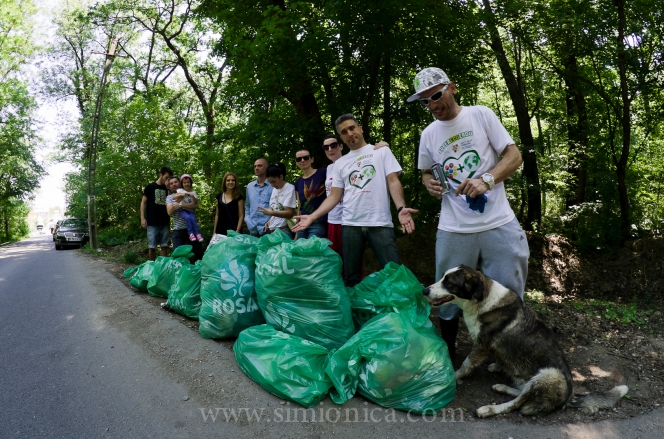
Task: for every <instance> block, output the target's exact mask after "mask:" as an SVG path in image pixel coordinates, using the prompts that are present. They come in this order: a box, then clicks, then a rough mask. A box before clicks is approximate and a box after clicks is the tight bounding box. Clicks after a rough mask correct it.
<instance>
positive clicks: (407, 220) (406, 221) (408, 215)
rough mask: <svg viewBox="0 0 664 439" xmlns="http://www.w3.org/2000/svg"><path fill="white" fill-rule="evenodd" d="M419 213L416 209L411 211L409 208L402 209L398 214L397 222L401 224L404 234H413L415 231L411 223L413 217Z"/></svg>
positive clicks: (413, 224) (412, 222)
mask: <svg viewBox="0 0 664 439" xmlns="http://www.w3.org/2000/svg"><path fill="white" fill-rule="evenodd" d="M416 213H420V211H419V210H417V209H411V208H410V207H404V208H403V209H401V212H399V222H400V223H401V229H402V230H403V232H404V233H408V234H410V233H413V232H414V231H415V222H414V221H413V215H414V214H416Z"/></svg>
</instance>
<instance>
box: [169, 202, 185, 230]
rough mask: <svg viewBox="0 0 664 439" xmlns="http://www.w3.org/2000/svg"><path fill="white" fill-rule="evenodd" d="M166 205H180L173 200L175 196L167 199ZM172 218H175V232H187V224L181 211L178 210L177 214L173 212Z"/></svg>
mask: <svg viewBox="0 0 664 439" xmlns="http://www.w3.org/2000/svg"><path fill="white" fill-rule="evenodd" d="M185 202H186V201H185ZM166 204H167V205H168V204H178V203H177V202H176V201H175V200H174V199H173V194H171V195H169V196H167V197H166ZM171 218H173V230H182V229H185V230H187V222H186V221H185V220H184V218H182V216H181V215H180V210H179V209H178V210H176V211H175V212H173V215H172V216H171Z"/></svg>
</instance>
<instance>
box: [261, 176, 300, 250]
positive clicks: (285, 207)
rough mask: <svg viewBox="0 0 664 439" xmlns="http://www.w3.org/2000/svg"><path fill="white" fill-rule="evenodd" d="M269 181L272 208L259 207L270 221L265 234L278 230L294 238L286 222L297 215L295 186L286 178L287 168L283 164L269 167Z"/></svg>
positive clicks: (267, 223)
mask: <svg viewBox="0 0 664 439" xmlns="http://www.w3.org/2000/svg"><path fill="white" fill-rule="evenodd" d="M266 176H267V181H268V182H269V183H270V185H271V186H272V195H271V196H270V207H269V208H265V207H259V208H258V210H259V211H261V212H262V213H263V214H265V215H269V216H270V219H269V220H268V221H267V222H266V223H265V233H272V232H274V231H275V230H277V229H281V231H282V232H284V233H286V234H287V235H288V236H290V237H291V238H293V236H294V235H293V232H291V231H290V228H289V227H288V224H287V223H286V220H287V219H289V218H292V217H293V215H295V205H296V203H295V200H296V197H295V186H293V185H292V184H290V183H288V182H287V181H286V180H285V178H286V166H285V165H284V164H283V163H274V164H272V165H270V166H268V167H267V172H266Z"/></svg>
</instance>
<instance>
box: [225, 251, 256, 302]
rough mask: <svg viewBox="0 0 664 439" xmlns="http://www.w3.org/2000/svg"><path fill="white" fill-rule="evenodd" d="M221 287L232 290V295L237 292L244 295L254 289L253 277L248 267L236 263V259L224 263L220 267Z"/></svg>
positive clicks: (235, 294)
mask: <svg viewBox="0 0 664 439" xmlns="http://www.w3.org/2000/svg"><path fill="white" fill-rule="evenodd" d="M220 274H221V282H220V284H221V289H222V290H224V291H232V292H233V297H235V296H237V295H238V294H239V295H241V296H246V295H248V294H251V292H252V291H253V289H254V279H253V276H251V273H250V271H249V268H247V267H246V266H244V265H240V264H238V262H237V260H235V259H233V260H231V262H230V264H228V265H226V264H224V266H223V268H222V269H221V273H220Z"/></svg>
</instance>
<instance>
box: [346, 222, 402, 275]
mask: <svg viewBox="0 0 664 439" xmlns="http://www.w3.org/2000/svg"><path fill="white" fill-rule="evenodd" d="M342 234H343V236H342V238H341V239H342V242H343V246H342V252H343V258H342V259H343V261H344V282H345V283H346V286H347V287H353V286H355V285H356V284H358V283H359V282H360V281H361V280H362V262H363V261H364V248H365V247H366V245H367V243H368V244H369V246H370V247H371V249H372V250H373V252H374V255H376V259H378V263H379V264H380V267H381V268H384V267H385V265H387V263H388V262H396V263H397V264H401V261H400V260H399V252H398V251H397V242H396V240H395V238H394V229H393V228H392V227H363V226H343V232H342Z"/></svg>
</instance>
